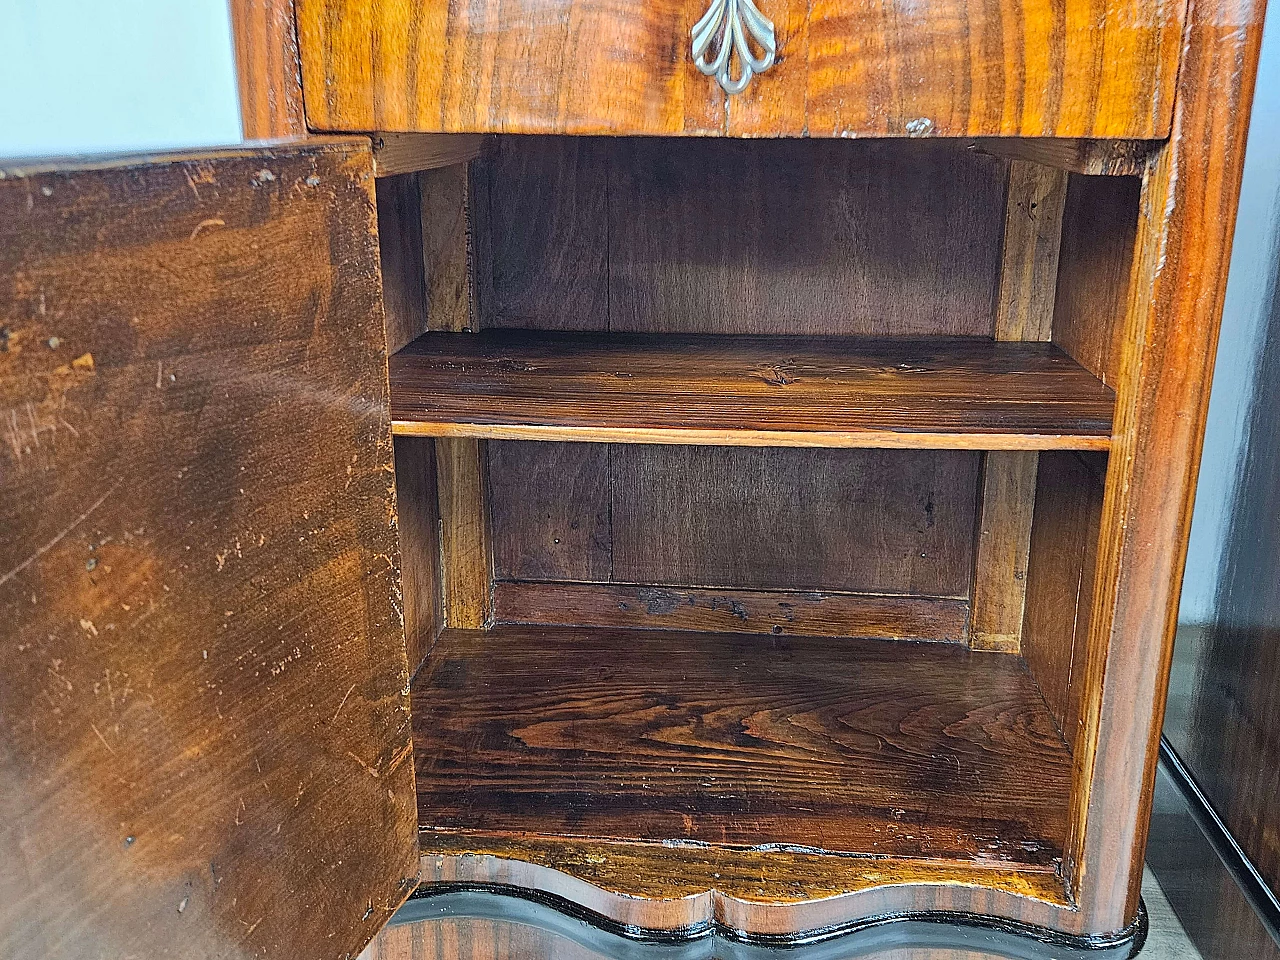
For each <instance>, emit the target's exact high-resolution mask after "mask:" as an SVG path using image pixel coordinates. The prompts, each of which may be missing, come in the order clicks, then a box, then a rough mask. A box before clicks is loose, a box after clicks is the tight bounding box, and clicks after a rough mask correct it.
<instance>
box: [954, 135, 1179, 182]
mask: <svg viewBox="0 0 1280 960" xmlns="http://www.w3.org/2000/svg"><path fill="white" fill-rule="evenodd" d="M972 146H973V149H975V150H978V151H981V152H982V153H989V154H991V155H992V156H994V157H1004V158H1006V159H1009V160H1029V161H1031V162H1033V163H1036V164H1039V165H1042V166H1046V167H1054V168H1056V169H1058V170H1065V171H1070V172H1071V173H1083V174H1088V175H1089V176H1096V177H1126V176H1133V177H1140V176H1142V174H1143V173H1144V172H1145V171H1146V169H1147V163H1148V162H1150V160H1151V158H1152V157H1153V156H1154V155H1155V153H1156V151H1157V150H1159V148H1160V144H1159V143H1158V142H1156V141H1150V140H1084V139H1053V138H1049V137H1035V138H1022V139H1007V140H1001V139H992V140H975V141H974V142H973V144H972Z"/></svg>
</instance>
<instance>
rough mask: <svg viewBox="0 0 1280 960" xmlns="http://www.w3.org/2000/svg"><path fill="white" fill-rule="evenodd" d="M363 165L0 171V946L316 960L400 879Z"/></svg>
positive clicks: (412, 857)
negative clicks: (0, 438) (0, 635)
mask: <svg viewBox="0 0 1280 960" xmlns="http://www.w3.org/2000/svg"><path fill="white" fill-rule="evenodd" d="M372 184H373V178H372V168H371V158H370V155H369V149H368V143H367V141H356V142H351V141H347V142H340V143H334V142H329V143H318V144H309V145H304V146H288V147H285V146H277V147H275V148H273V149H272V150H269V151H262V150H255V149H233V150H227V151H221V152H217V153H210V154H201V155H194V156H192V155H188V156H185V157H171V158H155V159H151V160H146V161H144V160H135V161H131V162H129V163H126V164H123V165H120V166H115V167H103V168H94V167H92V166H91V165H90V166H86V167H81V168H71V169H66V170H63V171H54V172H45V173H29V174H24V173H22V172H18V171H14V170H8V171H5V172H4V175H3V178H2V179H0V329H3V337H2V338H0V339H2V340H3V343H4V348H3V349H0V410H3V414H2V415H0V422H2V423H3V424H4V426H3V428H0V429H3V431H4V435H5V442H4V443H3V444H2V445H0V616H2V617H3V620H4V622H5V624H6V626H5V630H4V653H5V657H6V661H7V662H6V665H5V678H4V682H3V683H0V727H2V728H3V730H4V735H3V740H4V747H3V749H0V824H2V826H0V858H3V861H4V863H5V866H4V868H3V869H0V955H3V956H5V957H12V958H43V957H55V956H57V957H89V956H95V957H96V956H112V957H126V956H145V957H163V956H179V955H181V956H228V955H236V956H262V955H267V956H300V955H305V956H307V957H317V958H334V960H337V958H340V957H344V956H347V955H349V954H352V953H355V952H357V951H359V950H360V949H361V948H362V947H363V946H364V944H365V943H366V942H367V941H368V940H369V938H370V937H372V935H373V934H374V933H375V932H376V931H377V930H378V928H379V927H380V926H381V925H382V924H383V923H384V922H385V921H386V919H387V918H388V917H389V916H390V915H391V913H392V911H393V910H394V909H395V908H396V907H397V906H398V905H399V903H400V902H401V900H403V898H404V897H405V896H406V895H407V894H408V893H409V892H410V890H411V889H412V888H413V886H414V883H415V882H416V876H417V869H418V861H417V845H416V842H415V841H416V832H415V829H414V827H415V822H414V804H413V776H412V769H411V764H410V763H409V762H408V760H409V752H410V740H409V726H408V702H407V697H406V696H405V692H404V691H405V686H406V682H407V679H408V678H407V672H406V663H405V654H404V641H403V633H402V627H401V622H400V619H399V617H398V615H397V611H396V609H395V606H394V604H393V595H394V592H395V583H396V567H397V550H396V538H395V526H394V522H393V516H394V514H393V510H394V494H393V489H392V486H391V478H392V473H391V459H392V449H391V435H390V426H389V417H388V411H387V385H386V380H385V376H384V373H383V369H384V367H383V365H384V363H385V356H386V351H385V345H384V339H383V317H382V308H381V306H380V298H381V290H380V284H379V277H378V260H377V257H378V252H377V243H376V240H377V232H376V221H375V217H374V198H373V192H372ZM267 252H269V253H270V255H266V254H267Z"/></svg>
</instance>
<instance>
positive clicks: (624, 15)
mask: <svg viewBox="0 0 1280 960" xmlns="http://www.w3.org/2000/svg"><path fill="white" fill-rule="evenodd" d="M759 6H760V8H761V10H762V12H763V13H764V14H765V15H766V16H767V17H769V18H770V19H771V20H772V21H773V23H774V24H775V25H776V28H777V35H778V37H777V42H778V62H777V63H776V64H775V65H774V66H773V68H772V69H770V70H769V71H767V72H766V73H764V74H762V75H760V76H758V77H757V78H755V79H754V80H753V81H752V82H751V85H750V86H749V87H748V88H747V89H746V91H745V92H744V93H742V94H739V95H737V96H734V97H726V96H725V94H724V93H723V92H722V91H721V89H720V88H719V86H718V85H716V83H715V81H714V80H712V79H711V78H709V77H705V76H703V75H702V74H701V73H699V72H698V70H697V69H696V68H695V66H694V64H693V60H692V57H691V56H690V49H689V48H690V29H691V28H692V26H693V24H694V23H695V22H696V21H697V20H698V18H699V17H701V16H702V14H703V12H704V11H705V10H706V8H707V4H706V3H703V2H701V0H697V2H686V0H650V2H647V3H643V4H640V3H629V2H623V0H569V2H564V3H557V4H548V3H545V2H542V0H506V2H503V3H489V4H462V5H459V4H453V3H449V2H447V0H412V2H408V3H405V2H395V0H375V2H369V0H299V2H298V24H299V32H300V39H301V51H302V62H303V78H304V85H305V88H306V91H307V117H308V120H309V121H310V123H311V124H312V125H313V126H314V127H316V128H318V129H322V130H391V131H403V130H417V131H422V132H468V131H470V132H507V133H596V134H598V133H623V134H641V133H642V134H710V135H717V134H718V135H725V134H727V135H732V136H777V135H785V136H812V137H834V136H919V135H930V134H932V135H942V136H992V137H1001V136H1003V137H1011V136H1030V137H1050V136H1056V137H1139V138H1142V137H1161V136H1164V135H1165V134H1166V133H1167V132H1168V129H1169V120H1170V114H1171V112H1172V107H1173V93H1174V80H1175V77H1176V71H1177V65H1178V54H1179V49H1180V41H1181V39H1182V25H1183V18H1184V13H1185V6H1184V5H1183V4H1181V3H1163V2H1162V3H1151V2H1144V0H1119V2H1116V3H1113V4H1111V5H1110V6H1107V7H1099V6H1098V5H1097V4H1094V3H1091V2H1089V0H1067V2H1065V3H1061V4H1058V5H1050V4H1046V3H1042V2H1038V0H982V2H980V3H968V4H966V3H962V2H960V0H942V2H935V3H933V4H931V5H930V6H929V8H928V9H927V10H923V9H920V10H918V9H915V8H904V7H896V6H892V7H883V6H878V5H875V4H870V3H849V2H847V0H761V2H760V4H759Z"/></svg>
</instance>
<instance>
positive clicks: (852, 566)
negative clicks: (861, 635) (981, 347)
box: [611, 446, 979, 598]
mask: <svg viewBox="0 0 1280 960" xmlns="http://www.w3.org/2000/svg"><path fill="white" fill-rule="evenodd" d="M978 459H979V458H978V456H977V455H976V454H973V453H970V452H965V451H927V452H920V451H899V450H885V451H880V450H875V451H872V450H777V449H773V450H770V449H760V448H746V447H719V448H718V447H696V448H692V449H687V448H680V447H672V446H655V447H642V446H620V447H615V448H614V450H613V471H614V472H613V500H612V509H611V515H612V521H613V522H612V529H613V536H612V544H613V562H612V566H611V570H612V578H613V579H614V580H617V581H618V582H622V583H641V584H666V585H676V586H706V587H717V588H725V587H734V588H740V589H749V590H751V589H760V590H768V589H779V588H782V589H792V590H820V591H821V590H827V591H846V592H858V593H893V594H916V595H924V596H934V597H953V598H956V597H967V595H968V592H969V582H970V579H971V577H972V565H973V529H974V510H975V505H976V503H975V502H976V499H977V489H978ZM817 504H821V505H822V507H821V508H820V509H815V505H817Z"/></svg>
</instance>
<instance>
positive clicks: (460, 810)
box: [413, 626, 1070, 879]
mask: <svg viewBox="0 0 1280 960" xmlns="http://www.w3.org/2000/svg"><path fill="white" fill-rule="evenodd" d="M413 703H414V724H415V731H416V733H415V736H416V737H417V738H418V743H419V745H420V749H419V750H418V754H417V783H418V795H419V808H420V813H419V815H420V818H421V825H422V829H423V833H424V844H425V846H424V850H425V851H426V852H428V853H429V852H430V849H431V846H430V845H431V843H432V834H433V833H434V832H435V831H443V832H445V833H458V832H462V833H465V834H467V835H469V836H471V835H492V836H497V837H508V838H514V839H518V838H519V837H520V836H523V835H526V834H528V835H535V836H541V837H550V838H556V837H559V838H574V837H576V838H580V839H582V840H583V841H588V840H594V841H597V842H599V841H607V840H624V841H625V840H632V841H647V842H650V843H653V844H655V845H658V846H661V844H663V843H666V844H668V845H673V844H674V845H676V846H679V845H681V844H692V845H697V844H705V843H709V844H727V845H730V846H733V847H759V846H760V845H761V844H771V843H779V844H800V845H802V846H805V847H812V848H814V849H813V851H812V852H817V853H821V852H824V851H825V852H828V853H836V854H862V855H892V856H898V857H927V858H936V859H938V860H940V861H951V862H953V863H979V864H986V865H988V866H1001V865H1003V866H1008V867H1013V866H1014V865H1018V866H1022V867H1025V868H1028V869H1037V870H1044V871H1046V872H1049V873H1051V874H1052V873H1053V871H1054V869H1055V866H1056V864H1057V862H1058V858H1059V857H1060V855H1061V846H1060V845H1061V842H1062V840H1063V839H1064V837H1065V835H1066V816H1065V815H1066V810H1067V802H1066V777H1067V776H1068V775H1069V772H1070V757H1069V754H1068V752H1067V748H1066V745H1065V744H1064V743H1063V742H1062V739H1061V737H1060V736H1059V734H1058V732H1057V728H1056V727H1055V726H1054V723H1053V719H1052V717H1051V716H1050V715H1049V712H1048V710H1047V708H1046V707H1045V704H1044V701H1043V700H1042V699H1041V697H1040V695H1039V693H1038V692H1037V690H1036V688H1035V685H1034V684H1033V683H1032V682H1031V680H1030V677H1029V676H1028V675H1027V673H1026V670H1025V668H1023V667H1022V666H1021V664H1019V663H1018V662H1017V660H1016V659H1015V658H1012V657H1003V656H996V655H985V654H980V653H972V652H970V651H968V650H967V649H965V648H963V647H960V646H958V645H955V644H939V643H931V644H905V643H894V642H885V641H874V640H856V639H849V638H840V639H832V638H813V637H761V636H737V635H732V634H706V633H701V634H698V633H683V634H682V633H669V632H666V631H644V632H637V631H627V630H606V629H583V628H572V627H518V626H504V627H496V628H494V629H493V630H491V631H461V630H449V629H446V630H445V631H444V633H443V634H442V635H441V637H440V640H439V641H438V642H437V644H436V648H435V650H434V651H433V653H432V656H431V658H430V659H429V660H428V662H427V665H426V666H425V667H424V668H423V670H422V672H421V673H419V675H418V678H417V681H416V682H415V685H414V692H413ZM676 879H678V878H676Z"/></svg>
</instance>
